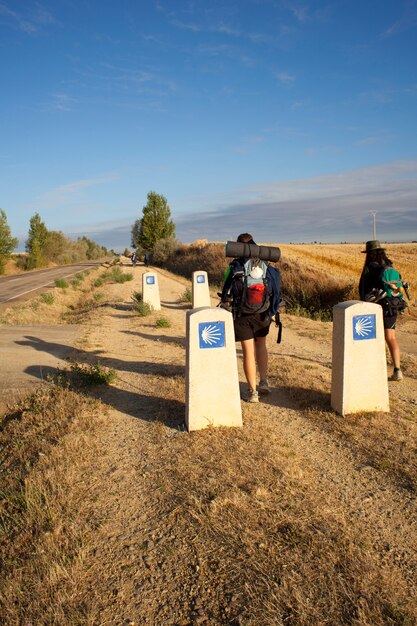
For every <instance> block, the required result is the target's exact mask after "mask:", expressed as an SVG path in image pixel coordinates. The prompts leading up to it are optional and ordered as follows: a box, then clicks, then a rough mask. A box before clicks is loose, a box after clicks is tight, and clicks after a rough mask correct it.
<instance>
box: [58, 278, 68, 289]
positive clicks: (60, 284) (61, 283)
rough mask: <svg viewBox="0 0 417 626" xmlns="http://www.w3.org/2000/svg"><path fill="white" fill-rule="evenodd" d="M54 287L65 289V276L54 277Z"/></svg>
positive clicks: (66, 283) (66, 285)
mask: <svg viewBox="0 0 417 626" xmlns="http://www.w3.org/2000/svg"><path fill="white" fill-rule="evenodd" d="M55 287H59V288H60V289H66V288H67V287H68V282H67V281H66V280H65V278H56V279H55Z"/></svg>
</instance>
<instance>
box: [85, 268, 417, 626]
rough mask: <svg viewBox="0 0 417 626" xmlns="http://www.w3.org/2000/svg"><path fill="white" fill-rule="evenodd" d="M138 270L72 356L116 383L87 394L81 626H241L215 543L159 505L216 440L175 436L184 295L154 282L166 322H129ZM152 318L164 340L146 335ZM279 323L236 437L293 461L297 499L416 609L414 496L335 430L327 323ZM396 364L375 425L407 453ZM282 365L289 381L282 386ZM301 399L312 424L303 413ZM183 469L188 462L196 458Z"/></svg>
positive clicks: (410, 426)
mask: <svg viewBox="0 0 417 626" xmlns="http://www.w3.org/2000/svg"><path fill="white" fill-rule="evenodd" d="M129 271H131V270H129ZM142 271H143V268H142V267H137V268H135V269H134V272H135V276H136V278H135V283H134V285H133V286H132V283H126V284H124V285H116V286H113V287H112V289H114V290H115V293H116V291H117V294H118V295H119V296H120V294H122V299H123V302H120V303H119V304H114V305H111V306H105V307H104V306H103V307H101V308H100V309H99V310H97V311H96V312H94V314H93V315H92V317H91V318H90V320H89V321H88V322H87V323H86V325H85V327H84V334H83V336H82V338H81V339H80V341H79V343H78V345H77V349H76V351H75V352H74V355H73V356H74V357H75V358H76V359H77V360H78V361H80V362H84V363H96V362H97V360H98V359H99V360H100V362H101V363H102V364H103V365H105V366H108V367H112V368H114V369H115V370H116V371H117V373H118V378H117V380H116V382H115V383H114V384H113V385H112V386H111V387H109V388H106V389H104V390H102V389H98V390H94V393H95V394H97V395H98V396H99V397H100V398H101V399H102V400H103V402H104V403H105V404H106V405H107V407H108V413H107V417H106V419H105V420H104V421H103V422H102V424H101V425H100V427H99V433H98V434H96V435H95V437H96V441H95V448H96V452H95V454H94V458H91V460H90V463H88V462H85V463H84V465H85V467H84V472H83V474H82V476H79V477H78V479H77V486H76V489H77V490H79V493H80V494H84V495H83V498H82V500H79V506H80V511H79V516H80V520H81V519H87V518H88V520H89V527H90V528H93V529H94V530H92V531H91V533H90V534H89V536H88V537H87V538H86V549H85V553H84V557H83V559H82V561H80V562H79V563H78V564H77V566H76V568H75V571H74V573H73V576H74V581H75V582H74V593H75V594H76V595H78V597H79V600H80V602H81V601H83V602H88V607H89V609H88V613H89V621H88V623H91V624H97V625H98V624H100V625H103V626H104V625H119V624H126V625H127V624H132V625H133V624H136V625H148V624H149V625H172V626H175V625H178V626H179V625H181V624H182V625H184V626H185V625H187V624H194V623H203V624H236V625H237V624H244V623H246V622H245V621H244V614H245V612H244V607H245V602H244V601H243V600H242V598H241V596H239V594H236V589H234V588H233V584H232V582H231V581H232V578H233V577H232V576H231V575H230V578H228V574H227V572H224V571H220V572H218V571H217V572H216V568H215V565H213V551H215V544H212V545H210V543H209V542H208V543H207V542H204V543H203V542H202V540H201V537H199V534H198V532H196V530H195V527H194V526H193V527H191V526H189V520H187V519H184V518H182V517H181V510H177V509H176V506H175V502H174V503H173V500H172V498H168V495H167V494H168V493H170V489H174V488H175V489H177V490H178V489H180V488H181V487H180V485H179V484H177V483H175V480H176V479H174V476H176V475H177V474H178V472H181V468H179V467H178V464H177V459H179V458H181V455H184V454H186V451H187V448H189V450H190V453H189V454H190V455H192V454H193V452H192V450H193V446H195V445H196V442H199V445H201V443H202V442H204V441H206V443H207V446H209V445H210V441H212V440H213V438H215V437H216V431H213V430H209V431H205V432H203V433H197V434H193V435H189V434H188V433H186V432H185V431H184V427H183V424H184V397H185V388H184V371H185V370H184V368H185V311H186V309H187V306H186V305H184V304H179V303H178V299H179V296H180V295H181V294H182V293H183V291H184V289H185V286H186V285H188V283H187V281H184V280H182V279H175V278H173V277H172V276H171V275H169V274H168V273H167V272H162V271H161V272H159V281H160V289H161V303H162V311H161V312H158V313H157V312H154V313H153V314H152V315H151V316H150V317H147V318H140V317H138V316H136V315H135V314H134V313H133V311H132V310H131V306H130V295H131V292H132V289H138V288H139V285H140V277H141V274H142ZM213 304H216V301H215V300H213ZM162 316H163V317H166V318H168V319H169V320H170V321H171V327H170V328H159V327H157V326H156V324H155V320H156V319H157V318H158V317H162ZM283 321H284V334H283V342H282V344H281V345H277V344H276V343H275V342H276V330H275V329H272V331H271V334H270V337H269V350H270V359H271V382H272V386H273V393H272V394H271V396H269V397H268V398H267V399H266V400H265V401H263V402H261V403H260V404H259V405H247V404H243V416H244V429H243V430H244V431H245V430H246V431H250V430H251V429H253V431H255V430H259V429H261V430H265V432H267V433H269V435H268V437H269V444H268V445H270V446H271V453H270V454H271V458H273V456H274V454H275V455H276V456H277V458H278V457H282V455H283V450H285V451H286V452H285V454H286V455H288V458H291V464H289V465H288V468H287V470H286V471H288V474H292V476H291V478H294V479H296V480H297V481H298V484H299V485H301V486H302V489H303V490H304V491H305V495H306V501H307V500H308V499H309V498H310V497H311V498H313V497H318V496H319V497H320V500H321V506H322V507H323V509H324V510H328V511H329V515H330V514H331V516H332V517H333V518H335V519H338V520H339V522H340V524H342V525H345V526H346V527H349V528H353V529H354V530H355V532H356V533H357V534H358V536H361V537H363V538H364V545H365V544H366V548H364V550H366V551H367V553H369V555H370V558H371V559H372V560H373V561H375V563H377V564H378V567H381V571H385V570H384V568H385V569H386V568H388V569H389V570H390V572H391V573H392V574H393V575H394V576H395V577H396V578H397V580H398V581H400V582H401V584H402V585H404V588H406V589H408V593H409V595H410V598H413V594H415V589H414V590H413V582H415V580H416V574H417V558H416V555H417V540H416V537H417V533H416V519H417V517H416V505H415V492H414V491H413V490H412V489H410V486H409V485H405V484H401V480H400V479H399V478H398V475H397V474H395V472H393V473H390V472H389V471H388V472H385V471H381V467H379V468H378V466H376V465H375V463H373V461H372V459H371V456H370V452H369V450H367V449H366V442H365V439H366V434H365V435H364V437H363V438H364V442H362V440H361V439H360V438H358V437H359V435H358V436H356V435H354V436H351V435H350V434H349V431H348V430H346V429H347V428H348V426H349V425H350V426H351V427H352V432H353V429H354V428H355V424H354V422H345V423H344V424H343V425H342V426H340V428H339V427H334V424H335V423H336V422H342V421H343V420H341V419H340V418H338V417H337V416H335V415H334V414H332V413H331V411H330V407H329V389H330V369H331V324H328V323H320V322H313V321H311V320H308V319H301V318H295V317H290V316H284V320H283ZM411 325H412V323H411V322H409V323H407V322H406V323H404V325H403V326H404V328H403V329H402V331H401V332H402V336H403V337H406V335H407V334H408V335H409V337H410V348H411V353H412V352H413V349H414V348H413V347H414V346H415V334H414V333H415V328H414V327H413V328H411ZM238 355H239V372H240V380H241V381H242V388H243V381H244V376H243V371H242V366H241V358H240V351H238ZM404 355H405V362H407V359H411V361H408V362H409V373H410V375H409V376H407V377H406V378H405V380H404V381H403V382H402V383H391V382H390V383H389V388H390V397H391V403H392V405H393V406H394V407H396V408H397V407H399V409H398V411H397V410H395V411H394V410H393V412H392V415H386V416H382V418H381V420H382V421H383V422H385V423H386V424H389V429H391V430H392V429H394V430H395V437H396V441H397V440H401V441H402V442H403V444H404V446H407V445H408V444H407V443H406V442H410V441H412V438H413V437H414V438H415V423H416V415H417V406H416V398H417V393H416V391H417V380H416V373H415V369H413V367H414V363H415V362H414V361H413V360H412V357H408V356H407V355H406V354H405V351H404ZM288 364H291V366H292V367H293V368H294V369H293V370H292V371H293V376H297V381H292V382H291V377H288V372H287V370H288ZM285 372H287V373H285ZM285 376H287V378H285ZM295 383H296V384H295ZM310 387H312V388H314V389H315V394H316V396H314V398H313V400H314V402H312V405H314V404H316V406H315V412H314V411H313V408H314V407H312V409H311V410H310V408H308V409H307V410H306V405H308V404H309V402H310V400H311V398H312V397H313V396H309V395H308V390H309V388H310ZM303 390H304V391H303ZM306 393H307V396H306V395H305V394H306ZM317 402H318V403H319V404H318V408H317ZM320 403H321V404H320ZM320 411H321V413H320ZM321 414H322V415H323V419H321V418H320V415H321ZM329 416H330V417H329ZM345 424H346V426H345ZM343 429H345V430H343ZM221 430H222V429H220V431H219V436H222V435H221V434H220V433H221ZM365 431H366V426H365ZM236 437H237V439H236V442H237V441H238V436H236ZM414 441H415V439H414ZM236 445H237V444H236ZM409 445H411V444H409ZM399 453H400V454H401V450H400V452H399ZM191 462H192V463H195V464H198V463H199V457H198V456H195V457H194V456H192V460H191ZM410 463H412V461H410ZM414 464H415V459H414ZM414 469H415V465H414ZM184 471H185V470H184ZM167 485H168V486H167ZM178 507H180V505H178ZM187 529H188V531H189V532H188V533H187ZM365 540H366V541H365ZM86 599H88V601H87V600H86ZM414 600H415V596H414ZM251 623H252V622H251ZM258 623H259V624H260V625H261V624H262V623H263V622H262V621H259V622H258ZM268 623H269V622H268ZM276 623H277V624H280V623H281V622H280V621H277V622H276ZM323 623H324V622H323ZM326 623H327V622H326ZM358 623H359V622H358ZM387 623H388V622H387ZM389 623H391V622H389ZM392 623H394V622H392ZM398 623H400V622H398Z"/></svg>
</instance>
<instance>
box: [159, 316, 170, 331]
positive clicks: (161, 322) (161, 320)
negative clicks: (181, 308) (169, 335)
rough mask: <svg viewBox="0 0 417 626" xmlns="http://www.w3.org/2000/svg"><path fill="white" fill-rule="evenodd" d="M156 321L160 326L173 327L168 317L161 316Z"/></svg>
mask: <svg viewBox="0 0 417 626" xmlns="http://www.w3.org/2000/svg"><path fill="white" fill-rule="evenodd" d="M155 323H156V325H157V326H158V327H159V328H170V327H171V320H169V319H168V318H167V317H159V318H158V319H157V320H156V322H155Z"/></svg>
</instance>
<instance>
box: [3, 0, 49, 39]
mask: <svg viewBox="0 0 417 626" xmlns="http://www.w3.org/2000/svg"><path fill="white" fill-rule="evenodd" d="M0 15H4V16H5V17H6V19H7V18H8V19H9V22H10V25H13V26H14V27H15V28H18V29H19V30H21V31H23V32H24V33H27V34H28V35H33V34H36V33H38V32H39V31H40V30H42V29H43V28H45V27H47V26H51V25H53V24H56V23H57V22H56V20H55V18H54V17H53V15H52V14H51V13H50V12H49V11H48V10H47V9H45V7H44V6H43V5H42V4H38V3H37V4H35V6H34V9H33V10H31V11H27V12H25V13H22V12H17V11H14V10H13V9H11V8H10V7H9V6H8V5H7V4H6V3H4V2H0Z"/></svg>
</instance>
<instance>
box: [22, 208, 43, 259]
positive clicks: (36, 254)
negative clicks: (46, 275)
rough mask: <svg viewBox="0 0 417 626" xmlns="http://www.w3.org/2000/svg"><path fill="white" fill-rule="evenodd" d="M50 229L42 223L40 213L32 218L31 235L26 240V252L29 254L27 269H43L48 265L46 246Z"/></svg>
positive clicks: (30, 224) (30, 223)
mask: <svg viewBox="0 0 417 626" xmlns="http://www.w3.org/2000/svg"><path fill="white" fill-rule="evenodd" d="M47 239H48V229H47V228H46V226H45V224H44V223H43V222H42V220H41V217H40V215H39V213H35V215H33V217H31V218H30V222H29V234H28V238H27V240H26V252H28V254H29V256H28V260H27V268H28V269H33V268H34V267H42V266H43V265H46V261H47V259H46V254H45V253H46V249H45V248H46V244H47Z"/></svg>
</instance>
